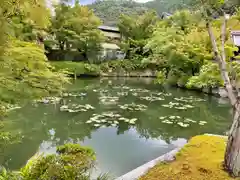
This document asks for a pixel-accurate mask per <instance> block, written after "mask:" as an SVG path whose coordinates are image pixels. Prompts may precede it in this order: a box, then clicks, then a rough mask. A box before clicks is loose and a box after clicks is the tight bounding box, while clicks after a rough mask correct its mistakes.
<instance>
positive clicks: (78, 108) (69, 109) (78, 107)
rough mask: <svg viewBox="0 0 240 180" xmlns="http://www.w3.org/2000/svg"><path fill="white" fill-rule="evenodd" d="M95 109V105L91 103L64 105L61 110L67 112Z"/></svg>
mask: <svg viewBox="0 0 240 180" xmlns="http://www.w3.org/2000/svg"><path fill="white" fill-rule="evenodd" d="M92 109H95V108H94V107H93V106H91V105H90V104H85V105H81V104H69V105H63V106H61V107H60V111H66V112H71V113H73V112H86V111H88V110H92Z"/></svg>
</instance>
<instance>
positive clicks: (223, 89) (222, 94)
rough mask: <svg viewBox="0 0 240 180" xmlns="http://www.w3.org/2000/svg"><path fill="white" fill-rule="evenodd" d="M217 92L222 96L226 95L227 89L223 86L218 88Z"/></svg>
mask: <svg viewBox="0 0 240 180" xmlns="http://www.w3.org/2000/svg"><path fill="white" fill-rule="evenodd" d="M218 94H219V95H220V96H221V97H223V98H227V97H228V94H227V91H226V90H225V88H218Z"/></svg>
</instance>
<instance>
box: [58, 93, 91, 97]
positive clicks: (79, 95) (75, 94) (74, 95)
mask: <svg viewBox="0 0 240 180" xmlns="http://www.w3.org/2000/svg"><path fill="white" fill-rule="evenodd" d="M86 95H87V93H63V97H82V96H86Z"/></svg>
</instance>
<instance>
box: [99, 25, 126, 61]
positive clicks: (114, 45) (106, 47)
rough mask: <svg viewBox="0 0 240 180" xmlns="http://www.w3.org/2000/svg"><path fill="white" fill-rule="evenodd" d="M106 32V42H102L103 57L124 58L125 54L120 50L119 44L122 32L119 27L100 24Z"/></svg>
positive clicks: (104, 32) (101, 28)
mask: <svg viewBox="0 0 240 180" xmlns="http://www.w3.org/2000/svg"><path fill="white" fill-rule="evenodd" d="M98 28H99V29H100V30H101V31H102V32H103V34H104V36H105V38H106V42H104V43H102V47H103V52H102V58H103V59H106V60H109V59H123V58H124V54H123V53H122V52H121V51H120V47H119V46H118V44H119V43H120V41H121V38H122V37H121V34H120V31H119V29H118V28H117V27H110V26H99V27H98Z"/></svg>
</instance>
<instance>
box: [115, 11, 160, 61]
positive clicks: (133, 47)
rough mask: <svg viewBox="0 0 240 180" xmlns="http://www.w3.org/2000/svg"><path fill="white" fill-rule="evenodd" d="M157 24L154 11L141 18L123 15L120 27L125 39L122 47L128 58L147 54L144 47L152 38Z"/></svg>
mask: <svg viewBox="0 0 240 180" xmlns="http://www.w3.org/2000/svg"><path fill="white" fill-rule="evenodd" d="M156 22H157V15H156V13H155V12H153V11H151V12H146V13H145V14H143V15H141V16H127V15H122V16H121V17H120V18H119V23H118V27H119V30H120V33H121V34H122V36H123V39H124V41H123V43H122V47H123V49H124V50H125V52H126V53H127V57H126V58H131V57H132V56H134V55H141V56H143V55H144V54H147V52H145V51H144V46H145V45H146V44H147V41H148V38H150V37H151V35H152V33H153V29H154V26H155V24H156Z"/></svg>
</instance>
